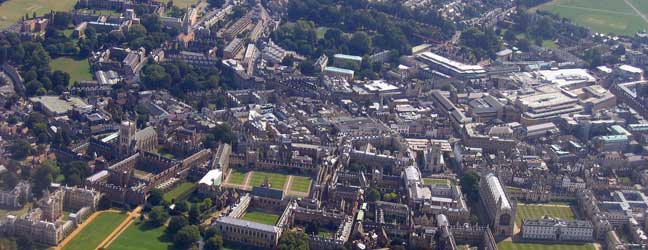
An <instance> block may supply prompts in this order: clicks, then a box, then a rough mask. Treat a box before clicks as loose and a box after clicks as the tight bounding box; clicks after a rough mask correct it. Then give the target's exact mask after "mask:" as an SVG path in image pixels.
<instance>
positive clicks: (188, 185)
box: [164, 182, 196, 202]
mask: <svg viewBox="0 0 648 250" xmlns="http://www.w3.org/2000/svg"><path fill="white" fill-rule="evenodd" d="M194 187H196V185H195V184H194V183H192V182H185V183H182V184H180V185H178V186H177V187H175V188H173V189H171V190H170V191H169V192H166V193H164V200H165V201H167V202H171V201H172V200H176V201H177V200H178V199H180V198H183V197H186V196H187V195H188V194H189V193H191V192H193V190H194Z"/></svg>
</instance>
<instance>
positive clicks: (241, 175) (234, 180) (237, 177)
mask: <svg viewBox="0 0 648 250" xmlns="http://www.w3.org/2000/svg"><path fill="white" fill-rule="evenodd" d="M247 174H248V172H241V171H238V170H236V169H232V172H231V173H230V175H229V179H228V180H227V183H230V184H236V185H243V182H244V181H245V176H246V175H247Z"/></svg>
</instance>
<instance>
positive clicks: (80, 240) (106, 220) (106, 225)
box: [63, 212, 126, 250]
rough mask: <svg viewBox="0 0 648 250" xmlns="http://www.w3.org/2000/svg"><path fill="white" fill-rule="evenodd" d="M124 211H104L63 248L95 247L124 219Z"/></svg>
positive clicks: (85, 249) (84, 249)
mask: <svg viewBox="0 0 648 250" xmlns="http://www.w3.org/2000/svg"><path fill="white" fill-rule="evenodd" d="M125 218H126V214H123V213H110V212H106V213H102V214H100V215H98V216H97V217H96V218H95V219H94V220H93V221H92V222H90V224H88V225H87V226H86V227H85V228H84V229H83V231H81V232H79V234H77V235H76V236H74V238H73V239H72V240H71V241H70V242H68V243H67V244H66V245H65V247H63V250H88V249H95V248H96V247H97V246H98V245H99V243H101V241H103V240H104V239H105V238H106V237H108V235H109V234H110V232H112V230H113V229H115V227H117V226H118V225H119V224H120V223H121V222H122V221H123V220H124V219H125Z"/></svg>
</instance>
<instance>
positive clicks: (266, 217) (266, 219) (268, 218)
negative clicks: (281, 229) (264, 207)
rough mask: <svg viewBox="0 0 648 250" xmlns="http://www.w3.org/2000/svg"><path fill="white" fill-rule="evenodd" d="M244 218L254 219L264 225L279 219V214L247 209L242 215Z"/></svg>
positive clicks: (271, 223)
mask: <svg viewBox="0 0 648 250" xmlns="http://www.w3.org/2000/svg"><path fill="white" fill-rule="evenodd" d="M242 219H244V220H249V221H254V222H258V223H262V224H266V225H275V224H277V221H278V220H279V215H276V214H270V213H264V212H260V211H248V212H246V213H245V215H243V218H242Z"/></svg>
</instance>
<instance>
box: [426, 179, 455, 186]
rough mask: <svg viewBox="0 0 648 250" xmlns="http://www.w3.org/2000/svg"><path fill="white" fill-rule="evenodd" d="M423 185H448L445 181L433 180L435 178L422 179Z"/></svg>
mask: <svg viewBox="0 0 648 250" xmlns="http://www.w3.org/2000/svg"><path fill="white" fill-rule="evenodd" d="M423 184H425V185H432V184H450V182H449V181H448V180H446V179H435V178H423Z"/></svg>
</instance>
